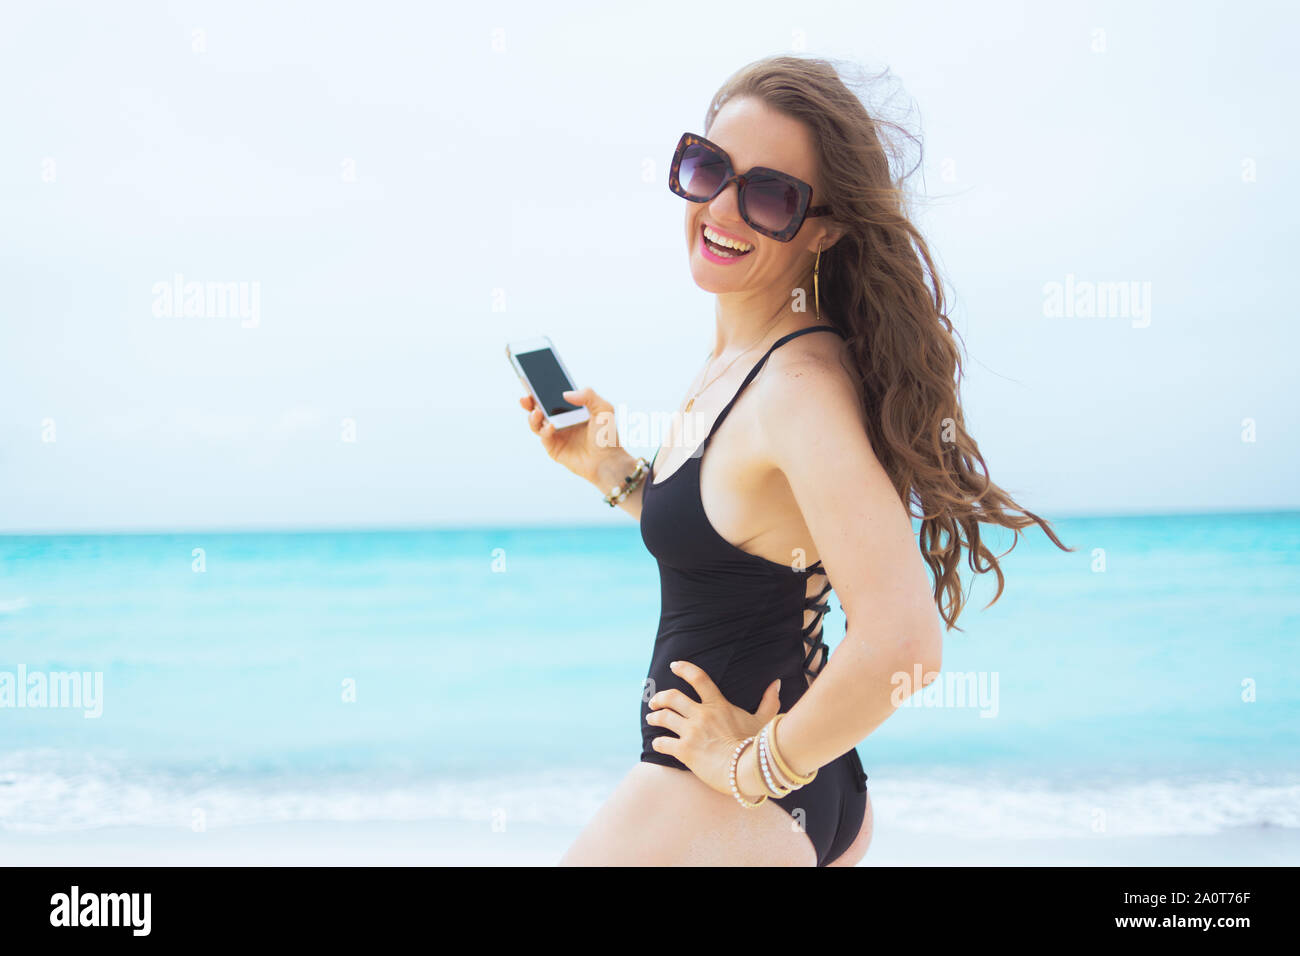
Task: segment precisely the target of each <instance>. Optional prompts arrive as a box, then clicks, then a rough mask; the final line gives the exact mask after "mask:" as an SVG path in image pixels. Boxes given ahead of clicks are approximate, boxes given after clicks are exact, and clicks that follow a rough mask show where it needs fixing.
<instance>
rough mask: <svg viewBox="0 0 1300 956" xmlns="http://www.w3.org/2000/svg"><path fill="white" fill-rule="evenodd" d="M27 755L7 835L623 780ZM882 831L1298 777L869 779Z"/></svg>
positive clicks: (1234, 802)
mask: <svg viewBox="0 0 1300 956" xmlns="http://www.w3.org/2000/svg"><path fill="white" fill-rule="evenodd" d="M72 763H74V762H73V761H70V760H67V759H64V758H59V757H58V756H57V755H54V754H52V753H42V752H34V751H28V752H24V753H19V754H11V755H8V756H5V757H0V829H6V830H11V831H25V832H57V831H66V830H81V829H88V828H95V827H105V826H164V827H168V826H178V827H189V826H191V825H192V823H193V822H194V820H195V819H196V813H195V811H201V817H202V820H203V822H204V825H205V826H206V827H208V828H215V827H222V826H236V825H243V824H255V823H275V822H289V821H340V822H359V821H421V820H463V821H492V820H495V819H501V820H508V821H516V822H533V823H547V824H556V825H567V826H578V825H581V824H583V823H585V822H586V821H587V820H588V819H590V817H591V815H592V814H593V813H594V812H595V811H596V809H597V808H598V807H599V806H600V804H601V802H602V801H603V800H604V799H605V798H606V797H607V796H608V795H609V793H610V792H611V791H612V790H613V788H614V786H615V785H616V784H617V782H618V779H619V776H620V774H618V773H609V772H602V771H596V770H587V769H576V770H575V769H562V768H556V769H552V770H549V771H546V772H543V773H530V774H527V775H505V776H498V777H480V778H477V779H463V778H461V779H451V778H440V777H436V776H429V777H412V776H406V777H404V778H401V779H396V780H392V781H383V780H379V779H375V778H372V777H369V776H367V775H362V774H350V775H334V776H329V777H311V776H301V777H289V776H263V777H256V778H255V777H250V776H247V775H228V776H223V775H216V774H206V775H201V776H199V775H196V776H190V777H184V776H178V775H168V774H138V773H129V772H123V771H122V770H121V769H120V766H119V765H118V764H117V763H116V762H114V761H109V760H105V759H102V758H99V759H96V758H89V757H87V758H80V759H78V760H77V761H75V766H70V765H69V764H72ZM869 785H870V787H871V796H872V805H873V808H874V811H875V818H876V825H877V827H878V828H884V827H888V828H889V829H891V830H894V831H897V832H904V833H916V834H926V835H952V836H958V837H990V838H997V837H1001V838H1032V837H1043V838H1051V837H1069V836H1078V837H1089V836H1094V835H1097V834H1099V833H1105V834H1110V835H1114V836H1160V835H1187V834H1212V833H1217V832H1220V831H1223V830H1228V829H1232V828H1235V827H1286V828H1300V775H1286V774H1271V775H1269V776H1267V777H1265V776H1254V777H1252V776H1247V775H1235V776H1223V777H1219V778H1215V779H1204V778H1202V779H1190V778H1189V779H1181V780H1172V779H1152V780H1147V781H1128V782H1115V783H1100V782H1099V783H1096V784H1087V785H1063V784H1060V783H1059V782H1051V781H1045V780H1039V781H1034V780H1023V781H1019V780H1014V781H1013V780H1008V779H1007V778H1005V777H998V776H996V775H992V774H988V775H983V776H982V777H977V776H975V775H973V774H970V773H966V774H962V775H960V776H957V775H951V774H949V775H945V774H918V773H915V772H910V773H907V774H892V773H889V772H882V771H881V770H879V769H877V770H876V771H874V772H873V774H872V778H871V781H870V784H869Z"/></svg>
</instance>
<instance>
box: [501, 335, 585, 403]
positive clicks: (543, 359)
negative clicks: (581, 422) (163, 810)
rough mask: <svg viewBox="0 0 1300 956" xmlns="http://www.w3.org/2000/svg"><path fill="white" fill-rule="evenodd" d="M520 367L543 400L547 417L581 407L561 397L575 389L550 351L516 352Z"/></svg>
mask: <svg viewBox="0 0 1300 956" xmlns="http://www.w3.org/2000/svg"><path fill="white" fill-rule="evenodd" d="M515 358H516V359H518V360H519V367H520V368H521V369H523V370H524V375H526V376H527V377H528V381H529V384H531V385H532V386H533V391H535V392H536V393H537V397H538V398H539V399H541V402H542V411H543V412H544V413H545V414H546V415H547V416H550V415H559V414H561V413H563V412H571V411H573V410H574V409H575V408H580V407H581V406H580V405H574V404H572V403H571V402H566V401H565V400H564V399H563V398H562V397H561V395H560V393H561V392H563V391H565V390H566V389H571V388H573V383H572V382H570V381H569V378H568V376H567V375H565V374H564V370H563V369H561V368H560V363H559V362H557V361H556V360H555V353H554V352H552V351H551V350H550V349H538V350H537V351H535V352H516V353H515Z"/></svg>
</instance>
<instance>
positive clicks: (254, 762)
mask: <svg viewBox="0 0 1300 956" xmlns="http://www.w3.org/2000/svg"><path fill="white" fill-rule="evenodd" d="M1053 526H1054V527H1055V528H1056V530H1057V532H1058V534H1059V535H1060V536H1061V537H1062V539H1063V540H1064V541H1065V542H1066V543H1067V544H1069V545H1073V546H1074V547H1076V548H1077V551H1076V552H1075V553H1072V554H1067V553H1064V552H1061V551H1059V550H1057V549H1056V548H1055V547H1053V546H1052V545H1051V543H1050V542H1049V541H1047V539H1046V538H1045V537H1044V536H1043V535H1042V534H1041V532H1038V531H1032V532H1031V533H1030V534H1029V535H1028V537H1026V538H1023V539H1022V540H1021V541H1020V543H1019V544H1018V545H1017V546H1016V548H1015V550H1014V551H1012V552H1011V554H1009V555H1007V557H1006V558H1005V559H1004V560H1003V568H1004V571H1005V573H1006V575H1007V587H1006V590H1005V592H1004V593H1003V595H1002V597H1001V599H1000V600H999V601H998V602H997V603H996V604H994V605H993V606H992V607H991V608H989V609H987V610H985V609H984V607H983V606H984V605H985V604H986V603H987V602H988V600H989V598H990V597H991V596H992V594H993V591H994V583H993V582H992V581H989V580H985V579H986V578H988V577H989V576H988V575H983V576H981V577H980V580H978V581H976V582H975V584H974V585H973V587H972V590H971V600H970V604H969V606H968V609H967V610H966V612H965V613H964V615H963V616H962V618H961V620H960V621H959V624H960V626H961V627H962V628H963V631H961V632H958V631H950V632H949V633H948V636H947V638H946V644H945V650H944V678H943V680H941V681H940V682H938V683H936V685H935V692H930V691H927V692H926V693H927V695H928V698H923V699H921V700H920V701H919V702H917V701H914V703H913V705H912V706H907V707H903V708H901V709H899V710H898V711H897V712H896V713H895V714H894V715H893V716H892V717H891V718H890V719H889V720H888V721H886V723H885V724H884V725H882V726H881V727H880V728H879V729H878V730H877V731H876V732H875V733H873V734H872V735H871V736H870V737H868V738H867V739H866V740H864V741H862V743H860V744H859V745H858V752H859V754H860V755H861V757H862V761H863V764H864V766H865V767H866V770H867V773H868V774H869V776H870V786H871V787H872V792H873V794H883V795H887V796H888V798H889V800H890V801H891V806H892V807H893V808H894V812H893V815H892V819H893V820H894V822H895V825H897V826H902V827H906V828H911V829H913V830H915V831H917V832H931V833H942V832H953V833H959V834H968V833H970V832H971V831H972V830H976V831H978V832H979V833H981V834H984V835H993V836H997V835H1006V836H1068V835H1086V834H1087V833H1089V832H1095V831H1096V829H1097V827H1098V820H1099V819H1104V821H1105V823H1104V826H1105V828H1106V830H1107V832H1110V833H1131V834H1152V835H1154V834H1192V833H1196V834H1203V833H1214V832H1219V831H1222V830H1226V829H1230V828H1233V827H1291V828H1295V827H1300V654H1298V653H1297V640H1298V638H1300V513H1273V514H1264V513H1252V514H1221V515H1206V514H1198V515H1172V516H1165V515H1162V516H1145V517H1144V516H1139V517H1114V518H1102V517H1093V518H1083V517H1078V518H1067V519H1060V520H1056V521H1054V522H1053ZM992 543H993V545H994V546H995V548H996V550H997V551H998V552H1001V551H1002V550H1005V548H1006V546H1007V545H1008V544H1009V543H1010V537H1009V535H1008V536H1004V537H1002V538H997V537H995V538H994V539H993V542H992ZM963 571H964V572H965V574H966V575H969V573H970V572H969V569H968V568H965V567H963ZM964 580H966V581H969V577H964ZM658 602H659V589H658V576H657V572H656V567H655V563H654V560H653V559H652V558H651V557H650V555H649V554H648V553H647V552H646V550H645V548H644V546H643V544H642V542H641V539H640V536H639V534H638V531H637V529H636V527H635V525H633V524H631V523H629V524H628V526H627V527H600V528H586V527H583V528H568V529H566V528H545V529H542V528H513V529H512V528H476V529H466V530H434V531H373V532H320V533H238V534H218V533H210V532H196V533H185V534H161V535H136V534H132V535H111V534H98V535H37V536H0V829H3V830H10V831H27V832H52V831H60V830H74V829H83V828H90V827H104V826H122V825H126V826H132V825H144V826H160V827H168V826H189V825H190V824H191V822H192V820H193V819H194V817H195V815H196V814H197V813H200V812H201V813H202V814H203V817H204V819H205V823H206V825H207V826H209V827H215V826H222V825H235V824H243V823H268V822H275V821H296V820H346V821H354V820H431V819H465V820H489V819H492V818H493V817H494V816H500V815H502V814H504V815H507V816H508V817H510V818H512V819H515V820H533V821H539V822H549V823H556V824H579V823H581V822H582V821H584V820H585V819H586V818H587V817H588V816H589V815H590V814H591V812H593V810H594V809H595V807H596V806H597V805H598V804H599V801H600V800H601V799H602V797H603V796H604V795H606V794H607V793H608V792H609V790H610V789H611V788H612V787H613V786H614V784H615V783H616V782H617V781H618V779H619V778H620V777H621V775H622V774H623V773H625V772H626V771H627V770H628V769H629V768H630V767H631V766H632V765H633V764H634V763H635V762H636V761H637V757H638V754H639V748H640V724H639V720H640V713H639V706H640V695H641V692H642V681H643V679H644V677H645V673H646V668H647V665H648V662H649V659H650V652H651V646H652V643H653V641H654V636H655V629H656V625H657V616H658ZM831 607H832V611H831V613H830V614H829V615H828V616H827V618H826V634H827V637H828V642H829V643H831V645H832V646H833V645H834V643H835V642H836V641H837V640H838V639H839V637H840V636H841V635H842V634H843V630H844V616H843V612H842V610H841V609H840V607H839V604H838V602H837V601H836V600H835V599H834V598H832V601H831ZM71 673H77V674H80V675H81V680H82V689H83V690H90V691H91V694H90V695H89V696H88V697H87V698H84V699H81V700H80V701H75V702H73V703H79V704H80V706H57V707H55V706H49V705H50V704H51V703H54V702H55V701H53V700H51V698H50V697H49V696H46V697H45V698H44V701H43V702H42V699H41V698H40V696H39V695H37V692H36V691H34V690H33V689H32V687H33V686H35V685H34V684H33V683H32V682H33V681H35V684H36V685H39V684H41V683H42V682H45V683H46V684H49V683H50V682H51V681H57V679H58V678H56V677H53V676H52V675H59V674H71ZM6 675H7V676H6ZM20 678H21V683H20ZM96 687H98V689H99V692H98V693H97V694H96V693H94V692H93V691H94V688H96ZM6 688H7V689H8V690H7V692H6ZM34 695H36V696H34ZM91 698H93V700H91ZM58 702H59V703H62V704H68V703H69V701H68V700H62V701H58ZM88 703H90V704H93V706H87V704H88ZM20 704H21V705H22V706H20ZM95 711H98V713H97V714H96V713H95Z"/></svg>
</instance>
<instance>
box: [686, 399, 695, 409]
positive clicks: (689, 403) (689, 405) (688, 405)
mask: <svg viewBox="0 0 1300 956" xmlns="http://www.w3.org/2000/svg"><path fill="white" fill-rule="evenodd" d="M694 404H695V399H694V398H692V399H691V400H690V401H689V402H687V403H686V410H687V411H688V412H689V411H690V410H691V406H692V405H694Z"/></svg>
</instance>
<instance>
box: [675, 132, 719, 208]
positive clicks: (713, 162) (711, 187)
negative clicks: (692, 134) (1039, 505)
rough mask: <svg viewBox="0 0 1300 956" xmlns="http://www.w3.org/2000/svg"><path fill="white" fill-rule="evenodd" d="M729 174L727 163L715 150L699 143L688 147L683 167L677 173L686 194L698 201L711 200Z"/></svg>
mask: <svg viewBox="0 0 1300 956" xmlns="http://www.w3.org/2000/svg"><path fill="white" fill-rule="evenodd" d="M726 174H727V164H726V161H725V160H724V159H723V158H722V157H721V156H719V155H718V154H717V153H715V152H713V150H711V149H708V148H707V147H705V146H701V145H699V144H698V143H695V144H692V145H691V146H687V147H686V150H685V151H684V152H683V153H682V165H681V168H680V169H678V171H677V181H678V182H679V183H681V186H682V189H684V190H686V194H687V195H688V196H691V197H692V198H696V199H709V198H710V197H712V196H713V194H714V193H716V192H717V191H718V186H719V185H720V184H721V183H722V179H723V177H724V176H725V175H726Z"/></svg>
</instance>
